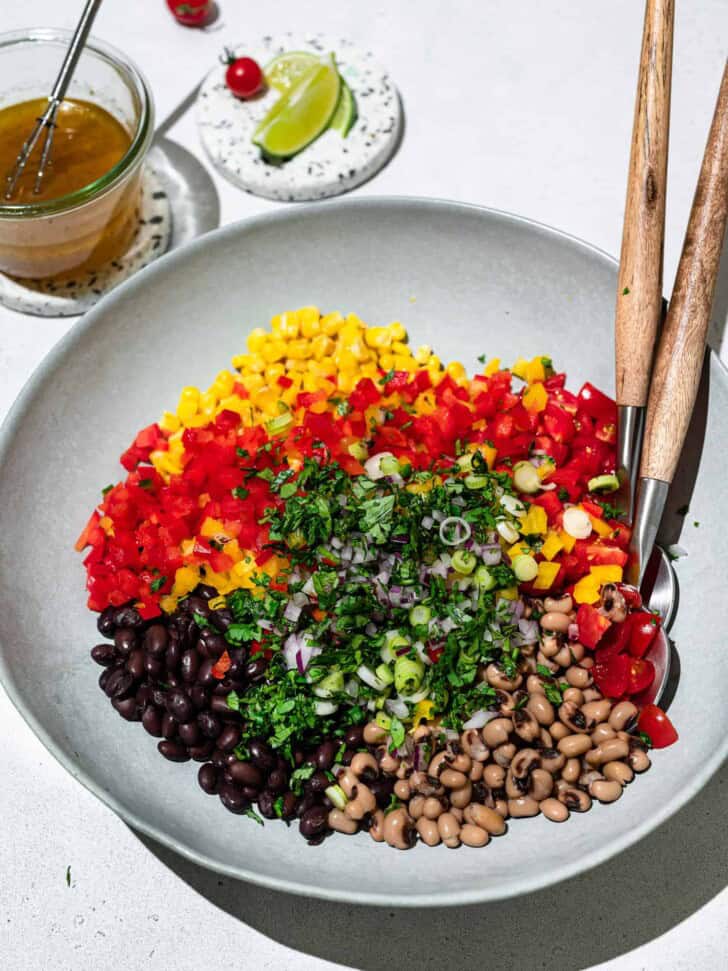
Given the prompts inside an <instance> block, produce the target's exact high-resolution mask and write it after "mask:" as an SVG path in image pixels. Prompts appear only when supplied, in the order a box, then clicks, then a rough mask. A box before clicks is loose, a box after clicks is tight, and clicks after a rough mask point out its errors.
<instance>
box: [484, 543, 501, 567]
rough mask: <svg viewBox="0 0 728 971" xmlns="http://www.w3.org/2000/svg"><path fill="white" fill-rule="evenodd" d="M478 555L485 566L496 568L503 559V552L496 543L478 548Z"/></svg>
mask: <svg viewBox="0 0 728 971" xmlns="http://www.w3.org/2000/svg"><path fill="white" fill-rule="evenodd" d="M479 555H480V558H481V560H482V561H483V563H485V565H486V566H497V565H498V564H499V563H500V562H501V560H502V559H503V550H502V549H501V548H500V545H499V544H497V543H493V544H492V545H490V544H488V545H487V546H481V547H480V551H479Z"/></svg>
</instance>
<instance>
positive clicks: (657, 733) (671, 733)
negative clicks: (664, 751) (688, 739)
mask: <svg viewBox="0 0 728 971" xmlns="http://www.w3.org/2000/svg"><path fill="white" fill-rule="evenodd" d="M637 728H638V729H639V731H641V732H644V733H645V734H646V735H649V736H650V740H651V742H652V745H653V747H654V748H667V746H668V745H672V743H673V742H676V741H677V740H678V737H679V736H678V734H677V731H676V730H675V726H674V725H673V723H672V722H671V721H670V719H669V718H668V717H667V715H666V714H665V712H664V711H663V710H662V708H658V707H657V705H645V707H644V708H643V709H642V711H641V712H640V716H639V719H638V720H637Z"/></svg>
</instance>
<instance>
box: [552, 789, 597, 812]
mask: <svg viewBox="0 0 728 971" xmlns="http://www.w3.org/2000/svg"><path fill="white" fill-rule="evenodd" d="M557 798H558V800H559V802H562V803H563V804H564V805H565V806H566V808H567V809H569V810H571V812H575V813H585V812H587V811H588V810H589V809H591V804H592V801H591V797H590V796H589V794H588V793H587V792H583V791H582V790H581V789H575V788H569V789H563V790H562V791H561V792H560V793H559V794H558V796H557Z"/></svg>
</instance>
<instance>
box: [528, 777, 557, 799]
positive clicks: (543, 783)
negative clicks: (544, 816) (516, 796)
mask: <svg viewBox="0 0 728 971" xmlns="http://www.w3.org/2000/svg"><path fill="white" fill-rule="evenodd" d="M530 781H531V785H530V788H529V790H528V794H529V796H531V797H532V798H533V799H535V800H536V802H543V800H544V799H546V798H548V796H550V795H551V790H552V789H553V787H554V780H553V776H552V775H551V773H550V772H547V771H546V770H545V769H534V770H533V772H532V773H531V780H530Z"/></svg>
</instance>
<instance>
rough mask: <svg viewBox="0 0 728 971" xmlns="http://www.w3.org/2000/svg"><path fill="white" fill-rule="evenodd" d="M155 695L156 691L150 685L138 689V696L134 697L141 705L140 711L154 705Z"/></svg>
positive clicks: (143, 685)
mask: <svg viewBox="0 0 728 971" xmlns="http://www.w3.org/2000/svg"><path fill="white" fill-rule="evenodd" d="M153 694H154V691H153V689H152V686H151V685H149V684H142V685H140V686H139V687H138V688H137V691H136V695H135V696H134V697H135V700H136V703H137V704H138V705H139V708H140V710H142V711H143V710H144V708H146V706H147V705H149V704H151V703H152V695H153Z"/></svg>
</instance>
